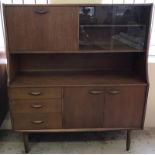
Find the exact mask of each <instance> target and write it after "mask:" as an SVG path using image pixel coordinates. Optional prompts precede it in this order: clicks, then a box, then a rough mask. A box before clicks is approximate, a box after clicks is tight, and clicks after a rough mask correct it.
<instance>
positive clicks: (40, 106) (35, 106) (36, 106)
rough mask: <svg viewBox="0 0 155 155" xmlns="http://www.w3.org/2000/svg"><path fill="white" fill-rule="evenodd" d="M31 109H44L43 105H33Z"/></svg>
mask: <svg viewBox="0 0 155 155" xmlns="http://www.w3.org/2000/svg"><path fill="white" fill-rule="evenodd" d="M31 107H32V108H36V109H37V108H42V107H43V105H41V104H33V105H31Z"/></svg>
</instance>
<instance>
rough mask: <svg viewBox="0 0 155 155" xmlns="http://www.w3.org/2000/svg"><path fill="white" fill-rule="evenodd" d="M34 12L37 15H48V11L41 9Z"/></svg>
mask: <svg viewBox="0 0 155 155" xmlns="http://www.w3.org/2000/svg"><path fill="white" fill-rule="evenodd" d="M34 12H35V13H37V14H46V13H48V11H47V10H41V9H38V10H34Z"/></svg>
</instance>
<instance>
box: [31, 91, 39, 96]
mask: <svg viewBox="0 0 155 155" xmlns="http://www.w3.org/2000/svg"><path fill="white" fill-rule="evenodd" d="M29 94H30V95H33V96H39V95H41V92H30V93H29Z"/></svg>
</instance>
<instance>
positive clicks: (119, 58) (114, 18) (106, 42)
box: [3, 4, 152, 152]
mask: <svg viewBox="0 0 155 155" xmlns="http://www.w3.org/2000/svg"><path fill="white" fill-rule="evenodd" d="M3 9H4V22H5V30H6V49H7V59H8V92H9V101H10V111H11V120H12V127H13V130H14V131H18V132H21V133H23V137H24V144H25V151H26V152H28V151H29V147H28V133H32V132H80V131H81V132H82V131H107V130H126V131H127V143H126V149H127V150H129V147H130V131H131V130H134V129H143V125H144V119H145V109H146V103H147V95H148V88H149V81H148V67H147V56H148V47H149V38H150V25H151V24H150V23H151V14H152V4H134V5H133V4H125V5H121V4H119V5H117V4H115V5H99V4H85V5H84V4H83V5H80V4H76V5H72V4H70V5H69V4H68V5H61V4H57V5H8V4H7V5H4V6H3Z"/></svg>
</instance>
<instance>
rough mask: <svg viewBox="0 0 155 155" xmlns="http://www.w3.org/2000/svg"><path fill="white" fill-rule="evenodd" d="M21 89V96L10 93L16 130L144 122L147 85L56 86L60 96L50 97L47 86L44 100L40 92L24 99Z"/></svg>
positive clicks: (135, 125)
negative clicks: (60, 93) (60, 91)
mask: <svg viewBox="0 0 155 155" xmlns="http://www.w3.org/2000/svg"><path fill="white" fill-rule="evenodd" d="M22 89H23V91H22V93H23V94H22V96H23V98H20V97H18V98H16V96H15V97H14V98H13V96H11V100H10V105H11V106H10V108H11V114H12V122H13V127H14V129H15V130H44V129H45V130H46V129H77V130H78V129H80V130H81V129H91V128H94V129H95V128H103V129H104V128H141V127H142V125H143V115H144V106H145V96H146V86H142V85H141V86H126V85H124V86H93V87H91V86H87V87H86V86H84V87H82V86H81V87H80V86H79V87H64V88H59V89H58V88H56V92H57V90H62V97H61V98H60V95H57V96H56V95H51V96H50V94H51V92H52V91H53V92H54V88H51V89H50V88H48V90H49V92H50V94H48V92H46V93H47V94H44V93H45V91H44V93H41V94H42V95H43V96H48V98H47V99H44V98H41V97H40V96H39V95H35V97H32V99H31V98H27V96H26V95H25V94H24V88H22ZM41 90H45V88H44V89H41ZM50 90H52V91H50ZM13 91H14V92H15V91H16V90H15V88H14V90H13ZM25 93H27V91H25ZM54 94H55V92H54ZM18 96H19V94H18ZM24 96H26V98H24ZM19 98H20V99H19ZM34 98H35V99H34Z"/></svg>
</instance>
